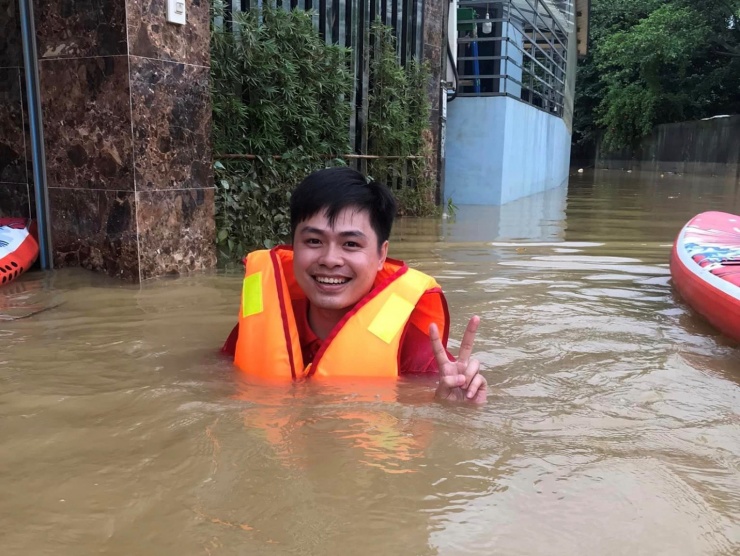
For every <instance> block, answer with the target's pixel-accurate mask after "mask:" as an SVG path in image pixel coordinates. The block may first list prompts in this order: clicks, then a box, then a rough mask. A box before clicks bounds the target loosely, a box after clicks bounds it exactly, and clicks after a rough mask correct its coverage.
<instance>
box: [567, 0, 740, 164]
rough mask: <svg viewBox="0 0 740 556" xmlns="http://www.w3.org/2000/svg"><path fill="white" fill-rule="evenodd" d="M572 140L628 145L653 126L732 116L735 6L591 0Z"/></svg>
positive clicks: (735, 102) (738, 75)
mask: <svg viewBox="0 0 740 556" xmlns="http://www.w3.org/2000/svg"><path fill="white" fill-rule="evenodd" d="M590 37H591V39H590V40H591V45H590V50H589V54H588V56H587V58H586V59H585V60H584V61H582V62H581V63H580V64H579V68H578V78H577V87H576V106H575V120H574V135H573V139H574V142H575V143H576V144H581V145H583V144H595V142H596V139H597V137H598V136H599V135H601V134H603V146H604V147H605V148H607V149H618V148H622V147H632V146H635V145H636V143H637V142H638V141H639V140H640V139H641V138H642V137H643V136H645V135H646V134H648V133H649V132H650V131H651V130H652V128H653V127H654V126H656V125H658V124H662V123H670V122H677V121H683V120H690V119H697V118H703V117H707V116H713V115H717V114H727V113H737V112H740V0H698V1H690V0H592V4H591V19H590Z"/></svg>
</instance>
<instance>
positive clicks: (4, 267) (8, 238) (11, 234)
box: [0, 218, 39, 286]
mask: <svg viewBox="0 0 740 556" xmlns="http://www.w3.org/2000/svg"><path fill="white" fill-rule="evenodd" d="M38 255H39V244H38V242H37V241H36V239H35V238H34V237H33V234H32V233H31V232H30V231H29V226H28V223H27V221H26V220H25V219H23V218H0V286H3V285H5V284H8V283H10V282H12V281H13V280H15V279H16V278H18V276H20V275H21V274H23V273H24V272H25V271H26V270H28V269H29V268H30V267H31V265H32V264H33V263H34V262H35V261H36V257H38Z"/></svg>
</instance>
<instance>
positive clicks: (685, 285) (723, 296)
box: [671, 212, 740, 342]
mask: <svg viewBox="0 0 740 556" xmlns="http://www.w3.org/2000/svg"><path fill="white" fill-rule="evenodd" d="M671 276H672V277H673V284H674V286H675V288H676V290H678V293H679V294H680V295H681V297H683V299H684V300H685V301H686V303H688V304H689V305H690V306H691V308H692V309H694V310H695V311H696V312H697V313H699V314H700V315H702V316H703V317H704V318H706V319H707V320H708V321H709V322H710V323H711V324H712V325H713V326H714V327H715V328H717V329H718V330H719V331H720V332H722V333H723V334H724V335H725V336H727V337H729V338H731V339H733V340H735V341H738V342H740V216H737V215H734V214H728V213H725V212H703V213H701V214H699V215H697V216H695V217H694V218H692V219H691V220H690V221H689V222H688V223H687V224H686V225H685V226H684V227H683V229H682V230H681V232H680V233H679V234H678V237H677V238H676V242H675V244H674V245H673V252H672V253H671Z"/></svg>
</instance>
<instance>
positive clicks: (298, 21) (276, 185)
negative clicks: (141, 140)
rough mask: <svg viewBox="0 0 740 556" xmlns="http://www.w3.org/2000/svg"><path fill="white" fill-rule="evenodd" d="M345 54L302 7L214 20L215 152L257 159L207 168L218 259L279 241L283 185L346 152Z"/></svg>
mask: <svg viewBox="0 0 740 556" xmlns="http://www.w3.org/2000/svg"><path fill="white" fill-rule="evenodd" d="M219 16H220V14H219V11H218V7H217V8H216V9H215V11H214V17H215V18H218V17H219ZM348 54H349V53H348V51H347V50H346V49H344V48H341V47H338V46H331V45H326V44H325V43H324V41H323V40H321V38H320V37H319V36H318V34H317V33H316V31H315V30H314V28H313V25H312V22H311V17H310V15H309V14H306V13H305V12H299V11H292V12H290V11H285V10H273V9H269V8H265V9H263V10H262V11H261V12H258V11H257V10H252V11H249V12H244V13H237V14H234V19H233V22H232V29H231V30H227V29H225V28H224V26H219V25H215V24H213V25H212V32H211V87H212V99H213V143H214V151H215V152H216V153H236V154H246V153H249V154H254V155H256V156H257V158H256V159H255V160H238V161H234V160H229V159H222V160H217V162H216V164H215V174H216V188H217V189H216V191H217V195H216V225H217V228H218V246H219V251H220V254H221V255H222V257H225V258H227V259H238V258H241V257H242V256H243V255H244V254H245V253H247V252H248V251H249V250H250V249H253V248H255V247H258V246H266V247H270V246H272V245H273V244H274V243H276V242H278V241H281V240H284V239H285V238H286V237H287V236H288V235H289V231H290V221H289V218H288V200H289V198H290V191H291V189H292V188H293V187H294V186H295V185H296V184H297V183H298V182H299V181H300V180H302V179H303V178H304V177H305V176H306V175H307V174H308V173H310V172H311V171H313V170H316V169H318V168H321V167H322V166H326V165H330V164H334V163H336V162H335V161H334V160H333V157H335V156H336V155H337V154H340V153H345V152H347V149H348V147H349V145H348V137H349V136H348V132H347V122H348V121H349V117H350V113H351V110H350V105H349V102H348V98H350V96H351V94H352V87H353V84H352V75H351V74H350V73H349V70H348ZM274 155H278V156H280V157H281V158H280V160H276V159H275V158H274Z"/></svg>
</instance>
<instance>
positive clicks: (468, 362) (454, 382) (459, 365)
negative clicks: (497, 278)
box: [429, 316, 488, 403]
mask: <svg viewBox="0 0 740 556" xmlns="http://www.w3.org/2000/svg"><path fill="white" fill-rule="evenodd" d="M479 324H480V318H479V317H477V316H473V317H472V318H471V319H470V322H468V326H467V328H466V329H465V334H463V339H462V344H461V345H460V355H459V356H458V358H457V361H450V358H449V357H448V355H447V352H446V351H445V348H444V346H443V345H442V340H441V339H440V337H439V330H438V329H437V325H436V324H432V325H430V326H429V338H430V339H431V341H432V350H433V351H434V358H435V359H436V360H437V368H438V369H439V385H438V386H437V392H436V393H435V397H436V398H438V399H440V400H450V401H463V400H467V401H469V402H473V403H485V402H486V396H487V395H488V384H487V383H486V379H485V378H484V377H483V375H481V374H480V373H479V370H480V361H478V360H477V359H471V358H470V354H471V353H472V352H473V343H474V342H475V333H476V332H477V330H478V325H479Z"/></svg>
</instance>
